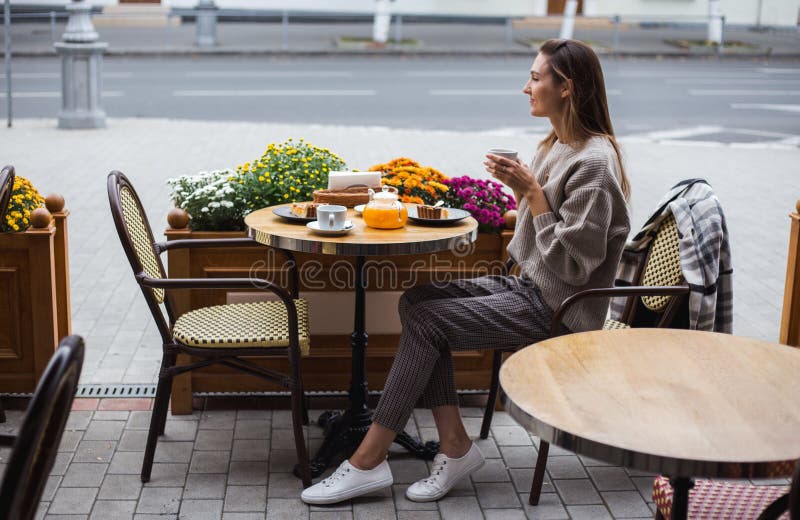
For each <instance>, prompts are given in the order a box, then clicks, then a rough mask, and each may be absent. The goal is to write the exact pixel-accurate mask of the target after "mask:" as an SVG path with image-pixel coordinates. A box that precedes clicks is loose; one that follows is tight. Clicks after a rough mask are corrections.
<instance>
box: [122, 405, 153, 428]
mask: <svg viewBox="0 0 800 520" xmlns="http://www.w3.org/2000/svg"><path fill="white" fill-rule="evenodd" d="M151 415H152V412H151V411H149V410H147V411H144V410H136V411H133V412H131V413H130V415H129V416H128V422H127V423H126V424H125V429H126V430H147V429H149V428H150V416H151Z"/></svg>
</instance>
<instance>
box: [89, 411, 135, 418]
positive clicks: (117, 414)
mask: <svg viewBox="0 0 800 520" xmlns="http://www.w3.org/2000/svg"><path fill="white" fill-rule="evenodd" d="M129 415H130V412H126V411H123V410H119V411H117V410H99V411H96V412H94V416H92V420H93V421H127V420H128V416H129Z"/></svg>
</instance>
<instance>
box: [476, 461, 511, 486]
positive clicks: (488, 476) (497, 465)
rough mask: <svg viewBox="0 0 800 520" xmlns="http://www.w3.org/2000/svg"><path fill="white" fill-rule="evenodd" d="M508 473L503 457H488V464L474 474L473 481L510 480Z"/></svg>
mask: <svg viewBox="0 0 800 520" xmlns="http://www.w3.org/2000/svg"><path fill="white" fill-rule="evenodd" d="M510 480H511V478H510V477H509V475H508V469H507V468H506V465H505V462H503V459H487V460H486V464H484V465H483V467H482V468H481V469H479V470H478V471H476V472H475V473H473V474H472V481H473V482H475V483H478V482H509V481H510Z"/></svg>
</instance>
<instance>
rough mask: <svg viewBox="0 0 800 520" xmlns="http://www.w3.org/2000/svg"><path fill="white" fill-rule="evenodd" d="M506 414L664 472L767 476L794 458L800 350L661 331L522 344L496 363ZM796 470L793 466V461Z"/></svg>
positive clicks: (600, 453)
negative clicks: (776, 465) (782, 463)
mask: <svg viewBox="0 0 800 520" xmlns="http://www.w3.org/2000/svg"><path fill="white" fill-rule="evenodd" d="M500 385H501V387H502V390H503V393H504V399H505V402H506V406H507V409H508V410H509V413H510V414H511V415H512V416H513V417H514V418H515V419H516V420H517V421H518V422H520V424H522V425H523V426H525V427H526V428H528V429H529V430H530V431H532V432H533V433H535V434H537V435H539V436H540V437H541V438H543V439H544V440H546V441H548V442H551V443H552V444H555V445H557V446H561V447H563V448H566V449H569V450H572V451H575V452H577V453H580V454H583V455H587V456H590V457H594V458H597V459H600V460H605V461H607V462H610V463H614V464H620V465H624V466H627V467H631V468H636V469H641V470H643V471H653V472H662V473H665V474H669V475H671V476H695V477H731V478H737V477H748V478H758V477H768V476H778V475H774V474H770V472H771V471H772V469H771V467H772V466H774V465H768V464H767V463H774V462H777V461H784V460H790V459H800V349H797V348H792V347H787V346H783V345H777V344H774V343H769V342H766V341H760V340H756V339H751V338H743V337H736V336H731V335H728V334H717V333H709V332H696V331H684V330H668V329H628V330H611V331H595V332H586V333H581V334H572V335H567V336H560V337H558V338H553V339H550V340H547V341H544V342H541V343H538V344H535V345H531V346H529V347H526V348H525V349H523V350H521V351H519V352H517V353H516V354H514V355H513V356H511V357H510V358H509V359H508V360H507V361H506V362H505V363H504V364H503V365H502V368H501V371H500ZM789 471H791V467H789Z"/></svg>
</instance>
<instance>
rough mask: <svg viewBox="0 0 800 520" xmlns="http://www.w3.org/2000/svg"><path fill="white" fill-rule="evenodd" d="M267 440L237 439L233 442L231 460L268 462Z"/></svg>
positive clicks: (268, 445)
mask: <svg viewBox="0 0 800 520" xmlns="http://www.w3.org/2000/svg"><path fill="white" fill-rule="evenodd" d="M269 451H270V441H269V439H239V440H235V441H233V450H232V452H231V460H252V461H265V462H266V461H267V460H269Z"/></svg>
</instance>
